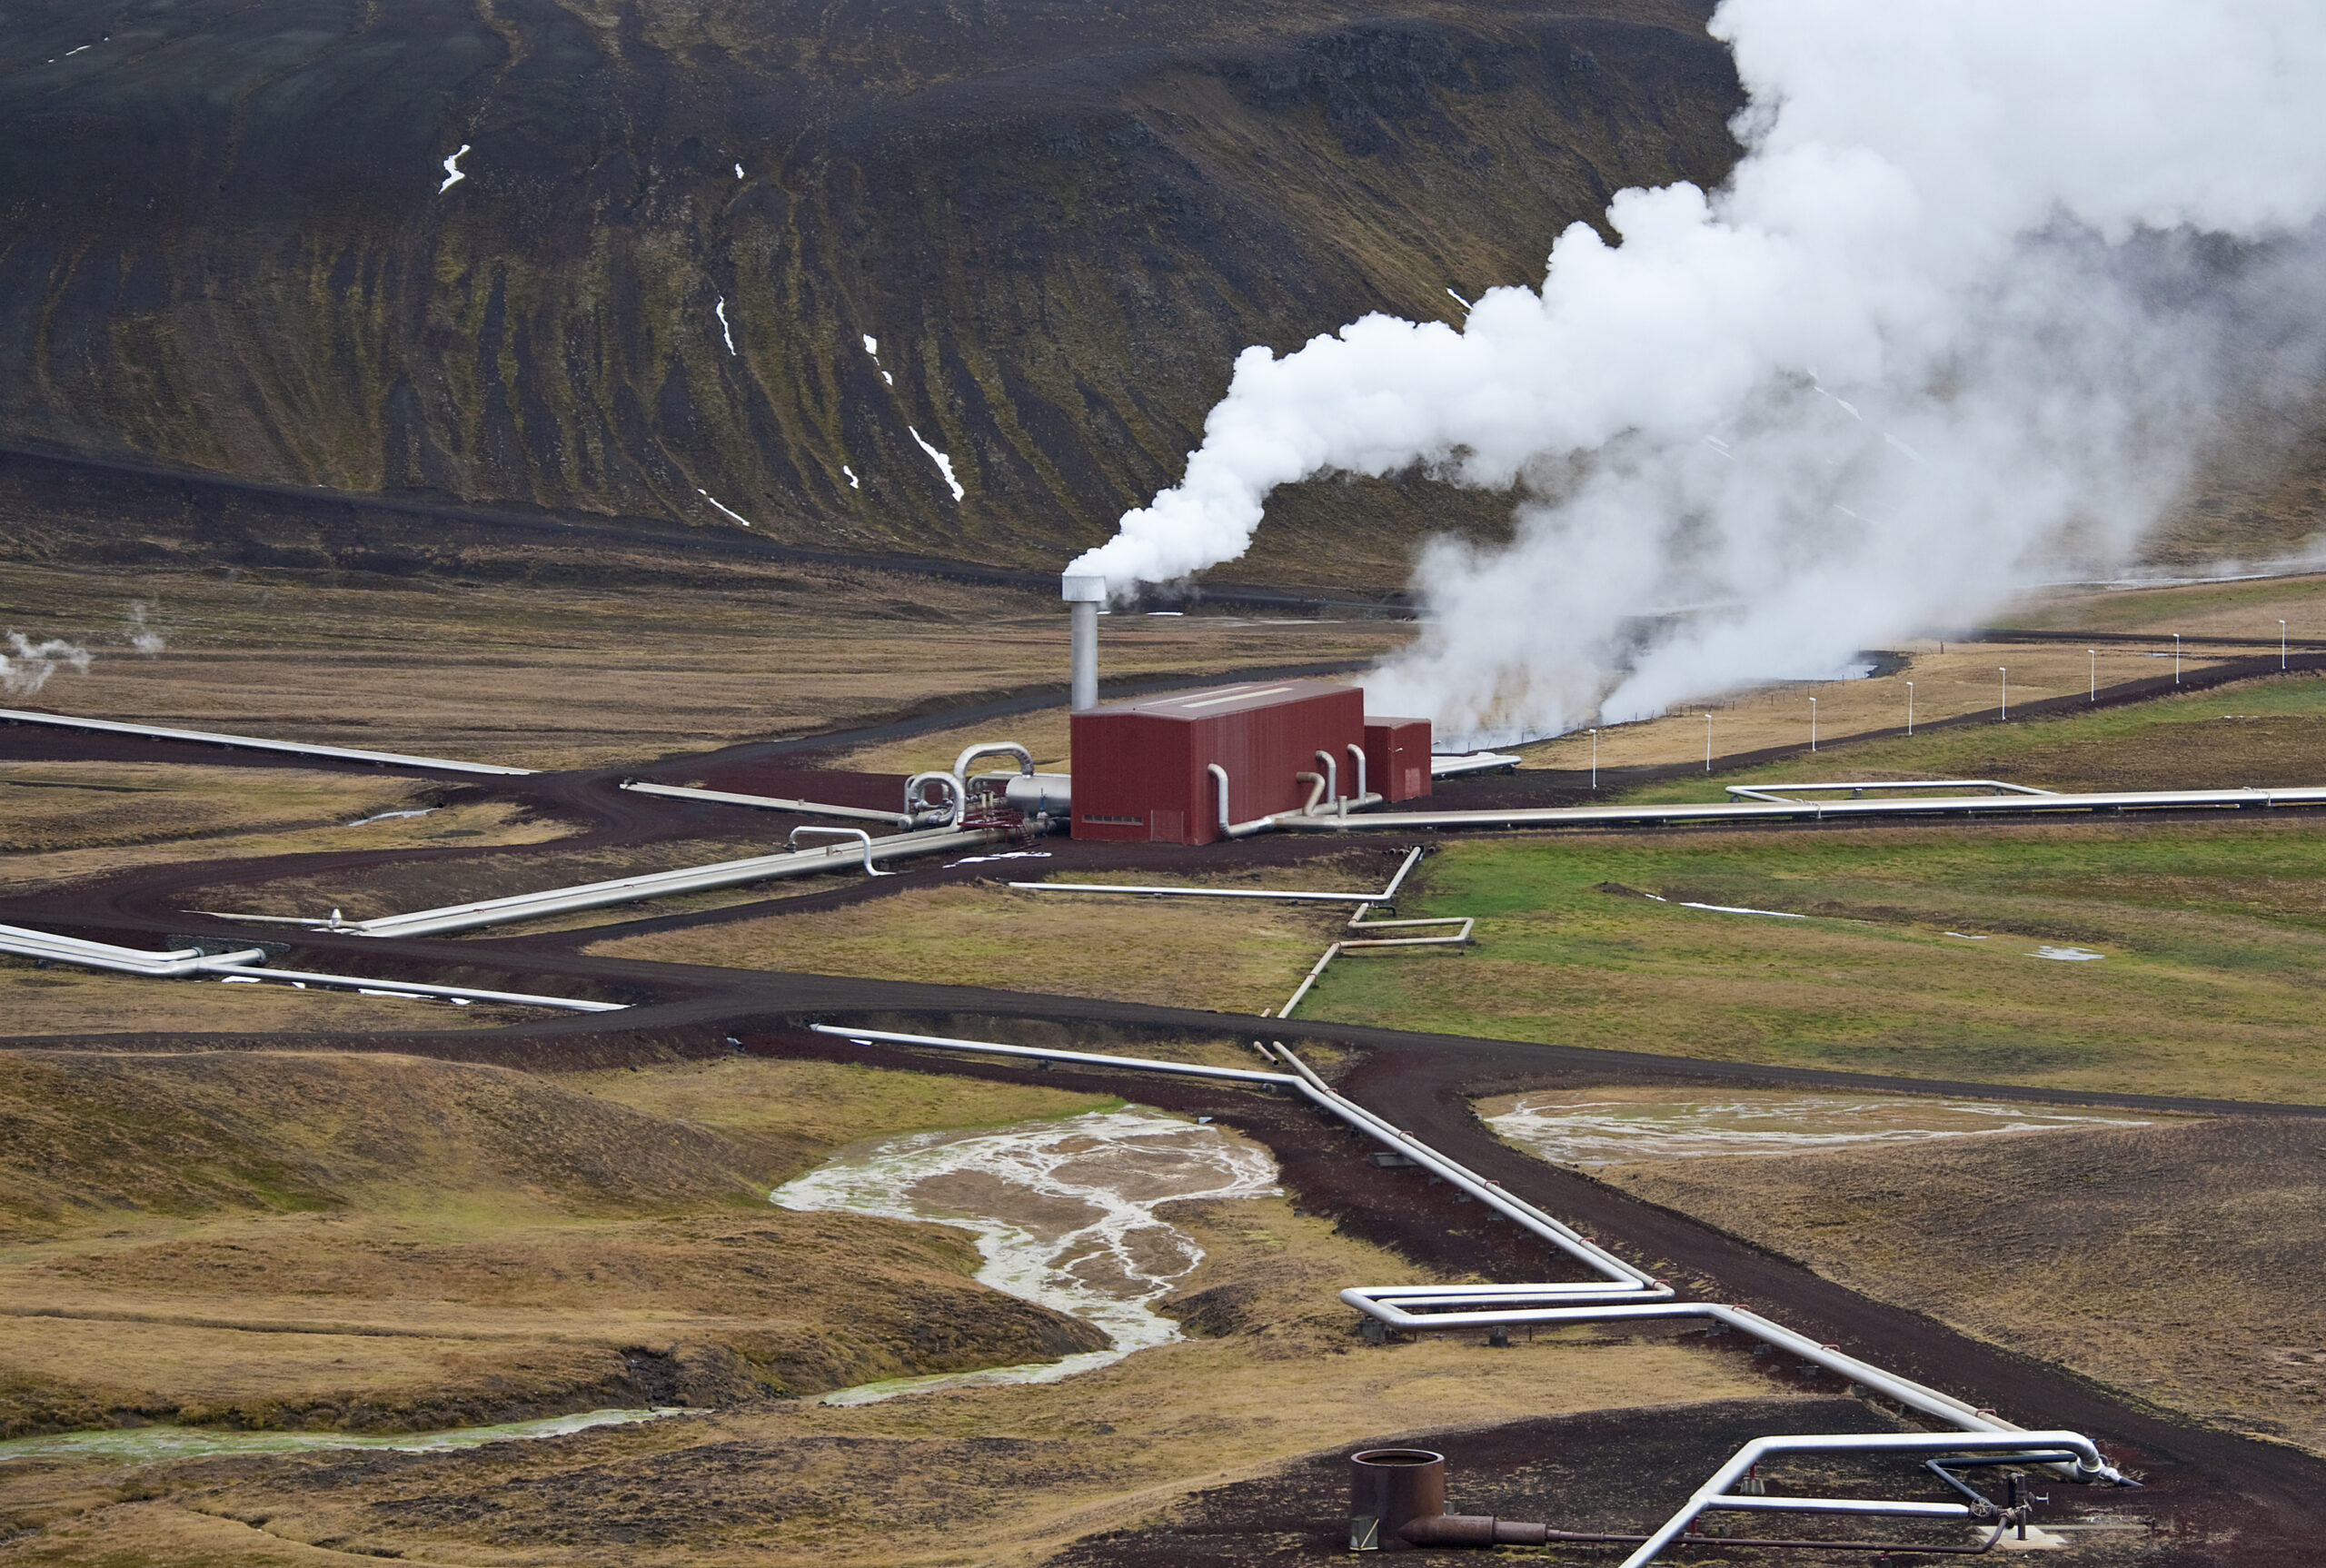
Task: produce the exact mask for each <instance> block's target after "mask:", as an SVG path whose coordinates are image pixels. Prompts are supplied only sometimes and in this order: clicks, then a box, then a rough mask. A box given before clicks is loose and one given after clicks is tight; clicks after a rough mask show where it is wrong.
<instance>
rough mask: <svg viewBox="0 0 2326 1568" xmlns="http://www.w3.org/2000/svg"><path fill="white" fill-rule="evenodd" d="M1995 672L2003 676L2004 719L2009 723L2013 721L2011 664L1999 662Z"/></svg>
mask: <svg viewBox="0 0 2326 1568" xmlns="http://www.w3.org/2000/svg"><path fill="white" fill-rule="evenodd" d="M1995 673H1996V674H1997V675H2000V676H2002V677H2003V722H2004V723H2006V724H2008V723H2010V722H2011V666H2009V665H2007V664H1998V665H1996V666H1995Z"/></svg>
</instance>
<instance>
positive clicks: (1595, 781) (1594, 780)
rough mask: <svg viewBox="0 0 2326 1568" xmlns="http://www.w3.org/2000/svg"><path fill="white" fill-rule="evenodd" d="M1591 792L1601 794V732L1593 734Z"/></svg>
mask: <svg viewBox="0 0 2326 1568" xmlns="http://www.w3.org/2000/svg"><path fill="white" fill-rule="evenodd" d="M1591 792H1592V793H1593V794H1594V795H1596V794H1597V793H1599V731H1597V730H1596V729H1594V730H1593V731H1592V732H1591Z"/></svg>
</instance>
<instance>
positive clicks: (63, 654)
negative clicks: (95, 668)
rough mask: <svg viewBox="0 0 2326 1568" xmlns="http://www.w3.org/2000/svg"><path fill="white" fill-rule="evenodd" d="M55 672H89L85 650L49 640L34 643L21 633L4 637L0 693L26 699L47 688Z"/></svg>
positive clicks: (70, 643)
mask: <svg viewBox="0 0 2326 1568" xmlns="http://www.w3.org/2000/svg"><path fill="white" fill-rule="evenodd" d="M58 670H73V671H74V672H75V673H76V674H80V675H86V674H87V673H88V672H89V650H87V649H85V648H83V647H81V646H80V645H79V644H77V643H72V642H66V641H65V640H63V639H61V638H55V637H52V638H50V639H48V640H46V641H45V642H35V641H34V640H32V639H31V638H29V637H26V636H25V634H24V633H23V632H21V631H11V632H10V633H8V651H7V652H5V653H0V690H6V691H7V692H8V693H10V694H11V695H12V696H16V697H29V696H31V695H32V694H33V693H34V692H35V691H38V690H40V689H41V688H42V687H44V686H45V685H47V684H48V678H49V677H50V676H52V675H54V674H55V673H56V672H57V671H58Z"/></svg>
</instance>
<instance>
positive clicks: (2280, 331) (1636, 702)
mask: <svg viewBox="0 0 2326 1568" xmlns="http://www.w3.org/2000/svg"><path fill="white" fill-rule="evenodd" d="M1712 31H1713V32H1714V34H1715V35H1716V36H1718V37H1720V38H1722V39H1724V40H1725V41H1726V42H1727V43H1728V44H1729V45H1731V46H1732V48H1733V49H1734V51H1735V58H1736V63H1737V67H1738V70H1739V73H1740V74H1741V76H1742V79H1743V81H1744V85H1745V88H1746V91H1747V93H1748V94H1749V98H1750V104H1749V106H1748V107H1747V109H1746V110H1745V111H1744V113H1743V114H1741V115H1740V116H1739V117H1738V119H1737V121H1736V122H1735V131H1736V133H1737V134H1738V136H1739V138H1740V140H1741V141H1742V143H1743V144H1744V149H1745V154H1744V159H1743V160H1742V161H1741V162H1740V163H1739V164H1737V166H1736V168H1735V172H1734V173H1733V174H1732V176H1731V177H1730V179H1729V181H1728V183H1727V184H1725V185H1724V186H1723V187H1721V188H1720V189H1719V190H1717V191H1715V192H1711V193H1706V192H1705V191H1702V190H1700V189H1698V188H1697V187H1695V185H1692V184H1675V185H1670V186H1666V187H1664V188H1662V189H1658V190H1627V191H1624V192H1622V193H1620V194H1617V195H1616V196H1615V200H1614V201H1613V202H1612V203H1610V205H1609V207H1608V210H1607V213H1606V215H1605V229H1606V231H1608V232H1609V233H1613V234H1614V235H1615V236H1616V237H1617V239H1618V240H1619V242H1620V243H1609V242H1608V239H1607V238H1606V237H1605V235H1603V233H1602V232H1601V231H1600V230H1598V229H1595V228H1593V227H1591V226H1590V225H1587V224H1583V223H1577V224H1575V225H1574V226H1572V227H1571V228H1569V229H1568V230H1567V232H1566V233H1565V234H1563V235H1562V236H1561V237H1560V238H1559V240H1558V242H1557V243H1556V245H1555V246H1554V247H1553V250H1552V252H1551V255H1550V260H1549V265H1548V269H1547V272H1546V276H1545V278H1544V281H1543V283H1542V286H1541V287H1540V288H1539V289H1529V288H1522V287H1502V288H1495V289H1490V290H1488V291H1487V292H1486V293H1484V294H1483V295H1482V296H1480V297H1479V298H1478V299H1477V300H1476V303H1475V304H1474V305H1472V306H1471V307H1470V308H1469V309H1468V311H1467V313H1466V318H1465V320H1464V323H1463V324H1462V326H1460V327H1459V328H1456V327H1454V326H1450V325H1447V324H1445V323H1436V322H1429V323H1416V322H1408V321H1402V320H1398V319H1397V318H1394V317H1391V316H1387V315H1372V316H1367V317H1366V318H1365V319H1363V320H1361V321H1358V322H1357V323H1352V324H1351V325H1348V326H1347V327H1344V328H1342V329H1341V330H1340V331H1339V332H1336V333H1333V334H1331V335H1328V336H1323V337H1318V338H1317V339H1315V340H1313V341H1312V342H1309V343H1308V344H1307V345H1306V346H1305V347H1303V348H1301V349H1300V350H1298V351H1297V352H1293V353H1289V354H1287V355H1285V356H1283V357H1281V358H1278V357H1277V355H1275V354H1274V353H1273V352H1270V351H1269V350H1268V349H1267V348H1265V347H1256V348H1251V349H1247V350H1246V351H1245V352H1243V353H1242V354H1241V355H1240V356H1239V357H1238V360H1237V362H1236V371H1235V376H1234V379H1233V382H1231V384H1230V386H1229V389H1228V394H1227V396H1226V397H1225V398H1224V399H1223V400H1222V401H1221V402H1220V403H1219V404H1218V406H1217V407H1215V408H1214V409H1213V410H1212V412H1211V413H1210V416H1209V417H1208V420H1207V421H1206V422H1205V429H1204V440H1203V444H1202V446H1201V447H1200V448H1199V449H1198V450H1197V451H1196V452H1194V453H1192V454H1191V455H1190V456H1189V458H1188V468H1187V471H1186V474H1185V476H1184V478H1183V479H1182V480H1181V481H1180V482H1179V483H1178V485H1177V486H1175V487H1173V488H1171V489H1169V490H1166V491H1163V492H1161V493H1160V494H1158V495H1157V496H1156V497H1155V498H1154V500H1153V501H1151V502H1150V503H1149V504H1148V505H1147V506H1145V507H1141V508H1138V509H1135V510H1133V511H1129V512H1128V513H1126V514H1125V515H1124V517H1123V520H1122V526H1121V531H1119V533H1118V535H1117V537H1116V538H1115V539H1113V540H1112V541H1109V542H1108V543H1107V544H1105V545H1103V546H1100V547H1099V548H1098V549H1097V550H1094V551H1089V552H1088V553H1087V554H1085V555H1084V556H1083V557H1081V558H1080V559H1079V560H1078V561H1075V562H1074V563H1073V565H1072V566H1071V567H1069V569H1068V570H1069V571H1074V572H1088V573H1098V574H1100V575H1103V576H1105V577H1106V578H1107V579H1108V581H1109V583H1110V584H1111V585H1112V586H1113V587H1114V589H1115V590H1117V591H1118V593H1120V592H1124V591H1128V590H1130V589H1131V588H1132V587H1133V586H1134V585H1135V584H1137V583H1139V582H1159V581H1172V580H1176V579H1178V578H1182V577H1185V576H1187V575H1188V574H1189V573H1191V572H1194V571H1201V570H1202V569H1204V568H1206V567H1208V566H1211V565H1214V564H1217V563H1218V562H1220V561H1228V560H1233V559H1235V558H1236V557H1238V556H1239V555H1241V554H1242V553H1243V552H1244V551H1245V550H1246V548H1247V546H1248V545H1249V543H1250V541H1251V538H1252V534H1253V531H1254V530H1255V529H1256V528H1257V526H1258V524H1259V522H1260V519H1261V515H1262V510H1263V506H1264V503H1265V501H1266V500H1267V495H1268V493H1269V492H1270V491H1272V490H1273V489H1274V488H1275V487H1276V486H1277V485H1280V484H1287V483H1290V482H1293V481H1297V480H1300V479H1304V478H1307V477H1308V476H1310V475H1314V474H1318V473H1324V472H1331V471H1343V472H1353V473H1363V474H1371V475H1387V474H1391V473H1397V472H1400V471H1407V470H1409V469H1412V468H1414V467H1416V465H1418V466H1420V467H1422V468H1424V469H1426V471H1429V472H1431V473H1433V474H1435V475H1436V476H1437V477H1440V478H1443V479H1446V480H1448V481H1453V482H1455V483H1457V484H1464V485H1471V486H1478V487H1485V488H1490V489H1506V490H1510V491H1515V492H1516V494H1517V496H1518V497H1519V505H1518V509H1517V513H1516V525H1515V537H1514V539H1513V541H1511V542H1510V543H1509V544H1508V545H1506V546H1499V547H1478V546H1474V545H1469V544H1466V543H1462V542H1459V541H1450V540H1438V541H1433V542H1431V543H1430V544H1429V545H1427V546H1426V548H1425V550H1424V551H1423V552H1422V555H1421V558H1420V560H1419V562H1418V564H1417V567H1416V574H1415V586H1416V590H1417V594H1418V598H1419V600H1420V602H1421V604H1422V605H1423V607H1424V609H1425V610H1426V619H1427V622H1428V624H1427V625H1426V629H1425V631H1424V634H1423V635H1422V637H1421V638H1420V639H1419V640H1418V641H1417V642H1416V645H1415V646H1414V647H1413V649H1412V650H1409V651H1408V652H1407V653H1406V654H1404V655H1402V656H1400V657H1398V658H1396V659H1394V660H1391V661H1390V662H1389V664H1388V665H1387V667H1386V668H1385V669H1383V670H1381V671H1378V672H1377V674H1376V676H1375V677H1374V678H1373V679H1372V680H1370V681H1369V682H1368V686H1369V687H1370V689H1371V692H1372V696H1373V700H1374V703H1375V705H1376V706H1377V707H1379V708H1381V709H1382V710H1385V711H1393V712H1418V713H1426V714H1428V715H1430V716H1431V717H1432V718H1434V719H1436V722H1437V724H1438V726H1439V728H1440V730H1441V732H1445V733H1449V734H1453V735H1466V736H1468V737H1470V738H1473V739H1479V740H1493V739H1512V738H1516V736H1518V735H1521V734H1543V733H1550V732H1556V731H1558V730H1562V729H1567V728H1571V727H1574V726H1576V725H1579V724H1581V723H1585V722H1591V721H1601V722H1608V721H1620V720H1624V719H1635V718H1640V717H1645V716H1647V715H1650V714H1653V713H1655V712H1656V711H1658V710H1661V709H1663V708H1664V707H1665V706H1666V705H1668V704H1670V703H1673V702H1675V701H1678V700H1685V699H1688V698H1692V697H1698V696H1704V695H1708V694H1711V693H1713V692H1715V691H1719V690H1728V689H1733V688H1735V687H1736V686H1739V685H1743V684H1746V683H1749V682H1753V681H1759V680H1782V679H1821V678H1824V677H1826V676H1829V675H1832V674H1834V673H1836V672H1838V670H1840V669H1841V667H1842V666H1844V665H1845V664H1846V663H1848V662H1849V660H1850V658H1851V656H1852V655H1853V654H1854V652H1855V650H1859V649H1861V648H1864V647H1868V646H1874V645H1876V644H1878V643H1879V642H1881V641H1884V640H1888V639H1891V638H1894V637H1897V636H1900V635H1904V634H1906V633H1910V632H1913V631H1915V630H1921V629H1922V628H1923V627H1925V626H1928V625H1932V624H1937V623H1942V622H1943V621H1945V620H1953V619H1959V618H1966V617H1970V616H1975V615H1977V614H1979V613H1981V612H1982V611H1983V610H1987V609H1990V608H1992V607H1993V606H1994V605H1995V604H1996V603H1997V602H1999V601H2000V600H2003V599H2004V598H2006V597H2007V596H2008V595H2009V594H2011V593H2012V592H2013V591H2014V590H2018V589H2021V588H2023V587H2025V586H2027V585H2029V584H2030V583H2033V582H2034V581H2042V580H2043V579H2045V578H2047V577H2050V576H2053V575H2055V574H2057V573H2060V572H2063V571H2093V570H2102V571H2104V570H2106V569H2107V568H2108V567H2110V566H2111V565H2112V564H2114V563H2117V562H2120V561H2122V559H2123V558H2124V557H2125V556H2126V554H2127V553H2128V552H2129V551H2131V549H2132V546H2133V545H2134V544H2135V543H2136V542H2137V541H2138V540H2139V538H2140V537H2141V535H2142V532H2143V531H2144V530H2146V529H2147V528H2148V527H2150V526H2151V525H2152V523H2153V522H2154V521H2155V520H2156V518H2157V517H2158V516H2159V514H2160V513H2161V512H2162V510H2163V509H2164V507H2165V506H2166V505H2167V504H2168V503H2169V502H2170V501H2172V498H2173V496H2174V495H2175V493H2176V491H2178V489H2179V487H2180V486H2181V485H2182V483H2183V482H2184V481H2185V480H2186V478H2187V476H2188V474H2189V471H2190V469H2191V467H2192V463H2193V462H2194V461H2195V460H2196V458H2197V456H2198V454H2199V453H2200V452H2202V450H2203V448H2204V446H2205V444H2206V442H2208V441H2209V440H2211V439H2212V438H2213V437H2214V436H2215V435H2216V434H2217V433H2218V428H2217V422H2218V419H2219V415H2220V412H2221V411H2222V410H2224V409H2226V408H2229V407H2231V406H2232V405H2238V404H2245V405H2251V404H2255V403H2270V402H2290V401H2291V399H2293V398H2294V397H2296V396H2299V395H2301V393H2302V392H2303V391H2304V390H2306V389H2307V388H2308V387H2309V386H2311V384H2312V383H2313V382H2314V381H2315V378H2316V377H2317V376H2318V374H2319V373H2320V369H2321V362H2322V361H2326V355H2321V333H2320V332H2319V329H2318V325H2317V323H2319V322H2320V321H2321V319H2326V313H2321V310H2320V308H2319V307H2320V304H2321V295H2326V267H2321V266H2320V265H2319V264H2318V263H2319V258H2320V255H2321V243H2320V241H2321V232H2320V226H2319V217H2320V214H2321V211H2326V93H2320V92H2318V91H2317V90H2316V84H2317V83H2318V82H2319V81H2320V80H2321V79H2326V11H2321V10H2320V9H2319V8H2318V7H2317V6H2316V5H2313V4H2308V3H2306V0H2235V3H2232V0H2116V3H2112V4H2109V5H2098V4H2094V3H2089V0H2085V3H2073V0H2063V3H2062V4H2058V5H2043V6H2036V7H2029V6H2026V5H2006V4H2002V3H2000V0H1949V3H1947V4H1943V5H1941V4H1937V3H1936V0H1884V4H1880V5H1865V4H1863V3H1861V0H1724V4H1722V5H1721V6H1720V7H1719V9H1718V11H1717V12H1716V13H1715V16H1714V19H1713V22H1712Z"/></svg>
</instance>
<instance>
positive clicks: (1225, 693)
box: [1073, 680, 1428, 844]
mask: <svg viewBox="0 0 2326 1568" xmlns="http://www.w3.org/2000/svg"><path fill="white" fill-rule="evenodd" d="M1364 729H1365V694H1364V693H1363V692H1361V691H1359V690H1357V688H1355V687H1353V686H1329V685H1327V684H1325V683H1324V682H1322V681H1314V680H1286V681H1277V682H1274V683H1267V682H1261V683H1253V684H1247V685H1242V686H1228V687H1213V688H1211V689H1208V690H1199V691H1184V692H1178V693H1176V694H1174V695H1172V696H1169V697H1154V698H1148V699H1146V700H1142V701H1138V702H1124V703H1116V704H1112V705H1110V706H1108V707H1104V708H1095V709H1092V710H1088V712H1083V713H1078V714H1076V715H1074V718H1073V746H1074V836H1075V837H1076V838H1078V839H1151V840H1154V841H1156V842H1158V843H1171V844H1208V843H1210V842H1212V841H1213V840H1214V839H1218V837H1219V796H1218V784H1217V783H1216V782H1215V781H1214V780H1213V779H1212V777H1211V772H1210V770H1211V768H1212V766H1213V765H1214V764H1217V765H1218V766H1219V767H1220V768H1222V769H1225V770H1226V771H1227V774H1228V811H1229V813H1230V816H1231V819H1233V820H1235V821H1238V822H1246V821H1249V820H1251V819H1253V818H1255V817H1265V816H1267V815H1269V814H1270V813H1272V812H1277V811H1290V810H1293V809H1297V808H1298V807H1300V806H1302V805H1305V804H1307V799H1308V788H1309V787H1308V786H1307V785H1306V784H1304V783H1302V782H1301V781H1300V779H1298V777H1297V775H1298V774H1300V773H1303V772H1311V773H1317V772H1322V771H1324V769H1322V768H1321V767H1320V766H1319V765H1318V763H1317V752H1319V751H1322V752H1325V753H1326V754H1327V756H1329V757H1331V758H1332V759H1333V763H1334V770H1335V772H1336V775H1337V778H1336V782H1337V784H1338V785H1339V787H1340V789H1341V792H1342V793H1343V794H1353V793H1354V792H1355V790H1356V779H1354V778H1353V777H1352V774H1353V773H1354V771H1355V769H1354V768H1353V767H1352V765H1351V759H1350V757H1349V748H1350V747H1351V746H1356V745H1359V744H1361V743H1362V740H1363V737H1364ZM1425 749H1426V748H1425ZM1427 771H1428V767H1427V763H1426V759H1425V762H1424V765H1423V772H1424V774H1425V775H1426V773H1427Z"/></svg>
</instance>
